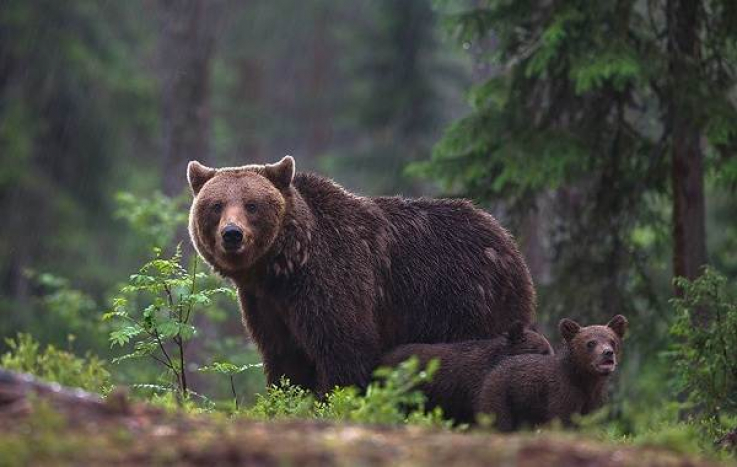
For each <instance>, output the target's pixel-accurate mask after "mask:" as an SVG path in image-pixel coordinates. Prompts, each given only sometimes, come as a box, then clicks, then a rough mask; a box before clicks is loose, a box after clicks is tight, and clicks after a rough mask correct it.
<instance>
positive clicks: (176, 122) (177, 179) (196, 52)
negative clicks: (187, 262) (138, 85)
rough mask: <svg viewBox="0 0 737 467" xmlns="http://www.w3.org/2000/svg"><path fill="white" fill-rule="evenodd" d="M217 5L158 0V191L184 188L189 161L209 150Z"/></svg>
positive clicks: (174, 191) (195, 0)
mask: <svg viewBox="0 0 737 467" xmlns="http://www.w3.org/2000/svg"><path fill="white" fill-rule="evenodd" d="M221 10H222V2H219V1H207V0H182V1H171V0H161V1H160V2H159V3H158V18H159V27H160V31H161V33H160V34H161V35H160V39H159V42H158V50H159V66H160V67H161V68H160V72H161V88H162V128H163V148H162V149H163V160H162V169H163V177H164V192H165V193H166V194H167V195H170V196H173V195H178V194H180V193H181V192H182V190H183V189H184V187H185V186H186V181H185V171H186V166H187V162H188V161H190V160H200V161H207V159H208V158H209V152H210V71H211V68H212V57H213V51H214V47H215V37H216V32H217V30H218V26H219V18H220V16H221V15H220V13H221Z"/></svg>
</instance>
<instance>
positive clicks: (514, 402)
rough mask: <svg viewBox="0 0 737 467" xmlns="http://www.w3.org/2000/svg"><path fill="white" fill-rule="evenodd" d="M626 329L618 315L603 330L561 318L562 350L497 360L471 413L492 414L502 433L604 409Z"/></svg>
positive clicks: (625, 322)
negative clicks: (607, 389)
mask: <svg viewBox="0 0 737 467" xmlns="http://www.w3.org/2000/svg"><path fill="white" fill-rule="evenodd" d="M627 325H628V323H627V319H626V318H625V317H624V316H622V315H617V316H615V317H614V318H612V320H611V321H609V323H608V324H607V325H606V326H586V327H581V326H580V325H579V324H578V323H576V322H575V321H572V320H570V319H563V320H561V322H560V324H559V325H558V328H559V330H560V334H561V337H563V341H564V345H563V348H562V350H560V351H558V352H557V354H556V355H519V356H515V357H510V358H508V359H506V360H504V361H503V362H501V363H500V364H499V365H498V366H497V367H495V368H494V369H493V370H492V371H491V372H489V373H488V374H487V375H486V377H485V378H484V384H483V387H482V388H481V392H480V393H479V394H478V397H477V399H476V411H477V412H479V413H488V414H493V415H494V416H495V423H496V427H497V428H498V429H499V430H501V431H512V430H515V429H518V428H521V427H523V426H525V425H533V426H534V425H539V424H544V423H547V422H550V421H552V420H555V419H559V420H561V421H562V422H563V423H564V424H565V425H570V423H571V416H572V415H574V414H582V415H585V414H587V413H589V412H592V411H593V410H596V409H598V408H599V407H601V406H602V405H603V403H604V401H605V397H606V383H607V381H608V379H609V376H610V375H611V374H612V373H613V372H614V370H615V369H616V368H617V364H618V360H619V358H620V356H621V351H622V338H623V337H624V334H625V332H626V330H627Z"/></svg>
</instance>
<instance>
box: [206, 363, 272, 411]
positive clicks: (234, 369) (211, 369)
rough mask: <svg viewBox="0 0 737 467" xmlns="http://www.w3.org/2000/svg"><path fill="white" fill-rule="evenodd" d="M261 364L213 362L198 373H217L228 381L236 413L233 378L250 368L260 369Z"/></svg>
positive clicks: (236, 405) (236, 403)
mask: <svg viewBox="0 0 737 467" xmlns="http://www.w3.org/2000/svg"><path fill="white" fill-rule="evenodd" d="M263 366H264V364H263V363H252V364H250V365H235V364H233V363H230V362H213V363H211V364H210V365H205V366H203V367H200V368H199V371H202V372H206V373H217V374H220V375H225V376H227V377H228V378H229V379H230V390H231V392H232V394H233V407H234V409H235V410H236V411H238V392H237V391H236V389H235V376H236V375H238V374H240V373H243V372H244V371H246V370H250V369H252V368H262V367H263Z"/></svg>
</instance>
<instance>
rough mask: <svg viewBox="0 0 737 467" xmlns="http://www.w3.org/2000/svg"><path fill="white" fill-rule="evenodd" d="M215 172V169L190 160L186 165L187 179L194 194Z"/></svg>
mask: <svg viewBox="0 0 737 467" xmlns="http://www.w3.org/2000/svg"><path fill="white" fill-rule="evenodd" d="M215 172H216V170H215V169H211V168H210V167H205V166H204V165H202V164H200V163H199V162H197V161H192V162H190V163H189V164H188V165H187V180H188V181H189V186H190V187H191V188H192V193H194V195H195V196H197V193H199V192H200V189H202V186H203V185H204V184H205V183H206V182H207V181H208V180H210V179H211V178H212V177H213V176H214V175H215Z"/></svg>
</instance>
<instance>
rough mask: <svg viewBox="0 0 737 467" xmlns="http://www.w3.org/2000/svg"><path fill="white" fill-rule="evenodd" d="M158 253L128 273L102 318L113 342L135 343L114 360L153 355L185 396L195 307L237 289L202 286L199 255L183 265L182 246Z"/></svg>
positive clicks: (188, 392) (173, 385) (231, 294)
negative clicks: (108, 325) (187, 265)
mask: <svg viewBox="0 0 737 467" xmlns="http://www.w3.org/2000/svg"><path fill="white" fill-rule="evenodd" d="M154 253H155V257H154V259H152V260H151V261H149V262H148V263H146V264H145V265H144V266H143V267H142V268H141V269H140V270H139V272H138V273H137V274H133V275H132V276H130V280H129V283H128V285H126V286H124V287H123V288H122V289H121V294H120V295H118V296H116V297H115V298H114V299H113V303H112V310H111V311H109V312H108V313H106V314H105V316H104V318H105V319H107V320H113V322H114V330H113V331H112V332H111V333H110V343H111V347H114V346H120V347H123V346H131V347H132V350H131V351H129V352H128V353H125V354H123V355H121V356H119V357H117V358H115V359H114V360H113V363H118V362H121V361H123V360H127V359H135V358H150V359H153V360H154V361H156V362H157V363H158V364H159V365H160V366H161V367H163V370H164V373H163V374H164V376H165V377H168V379H169V380H171V381H172V384H171V385H170V387H169V389H170V390H173V391H174V392H176V394H177V397H178V400H179V401H181V400H183V399H184V398H186V397H187V396H188V395H189V394H190V389H189V387H188V384H187V364H186V363H187V360H186V347H187V343H188V342H189V341H190V340H191V339H192V338H193V337H194V336H195V335H196V333H197V329H196V328H195V326H194V325H193V324H192V322H193V316H194V313H195V312H196V311H197V310H199V309H202V308H205V307H207V306H209V305H210V304H211V303H212V300H213V297H214V296H215V295H219V294H220V295H225V296H229V297H231V298H234V296H235V292H234V291H233V290H232V289H230V288H227V287H216V288H207V287H204V286H202V283H203V282H204V281H205V279H206V278H207V277H208V275H207V274H206V273H204V272H198V271H197V257H196V256H194V257H193V263H192V268H191V271H188V270H187V269H186V268H185V267H184V266H182V264H181V263H182V252H181V247H180V246H178V247H177V249H176V252H175V253H174V255H173V256H172V257H171V258H164V257H162V252H161V249H159V248H156V249H154Z"/></svg>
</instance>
